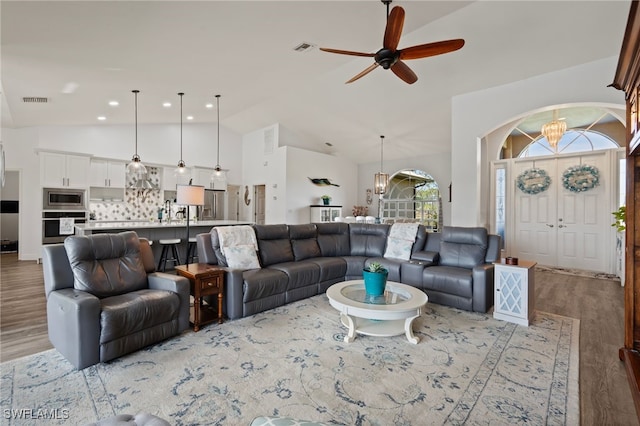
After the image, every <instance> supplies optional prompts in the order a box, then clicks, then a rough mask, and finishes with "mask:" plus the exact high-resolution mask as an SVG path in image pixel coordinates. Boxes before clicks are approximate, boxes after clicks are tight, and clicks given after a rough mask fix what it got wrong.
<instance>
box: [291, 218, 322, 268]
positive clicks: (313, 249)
mask: <svg viewBox="0 0 640 426" xmlns="http://www.w3.org/2000/svg"><path fill="white" fill-rule="evenodd" d="M317 235H318V231H317V228H316V226H315V225H314V224H312V223H309V224H305V225H289V237H290V238H291V248H292V250H293V257H294V258H295V260H305V259H309V258H313V257H320V256H321V254H320V246H319V245H318V240H317Z"/></svg>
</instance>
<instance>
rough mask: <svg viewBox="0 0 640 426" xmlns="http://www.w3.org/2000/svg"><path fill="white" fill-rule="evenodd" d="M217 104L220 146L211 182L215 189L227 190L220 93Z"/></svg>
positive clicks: (217, 96)
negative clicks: (221, 137)
mask: <svg viewBox="0 0 640 426" xmlns="http://www.w3.org/2000/svg"><path fill="white" fill-rule="evenodd" d="M216 104H217V109H218V146H217V154H216V166H215V167H214V168H213V173H212V174H211V183H212V184H213V189H222V190H225V191H226V190H227V172H226V171H225V170H222V167H220V95H216Z"/></svg>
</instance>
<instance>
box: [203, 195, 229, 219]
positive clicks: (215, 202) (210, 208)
mask: <svg viewBox="0 0 640 426" xmlns="http://www.w3.org/2000/svg"><path fill="white" fill-rule="evenodd" d="M224 194H225V191H215V190H213V189H206V190H205V191H204V205H203V206H202V207H201V209H200V220H223V219H224Z"/></svg>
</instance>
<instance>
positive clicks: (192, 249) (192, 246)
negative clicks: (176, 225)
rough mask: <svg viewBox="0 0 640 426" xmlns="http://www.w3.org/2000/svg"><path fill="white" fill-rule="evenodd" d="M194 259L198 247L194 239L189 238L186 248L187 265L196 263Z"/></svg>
mask: <svg viewBox="0 0 640 426" xmlns="http://www.w3.org/2000/svg"><path fill="white" fill-rule="evenodd" d="M196 259H198V245H197V243H196V237H191V238H189V245H188V246H187V263H196Z"/></svg>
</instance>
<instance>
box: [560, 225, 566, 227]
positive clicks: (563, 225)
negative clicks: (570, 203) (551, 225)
mask: <svg viewBox="0 0 640 426" xmlns="http://www.w3.org/2000/svg"><path fill="white" fill-rule="evenodd" d="M558 228H566V226H565V225H558Z"/></svg>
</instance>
